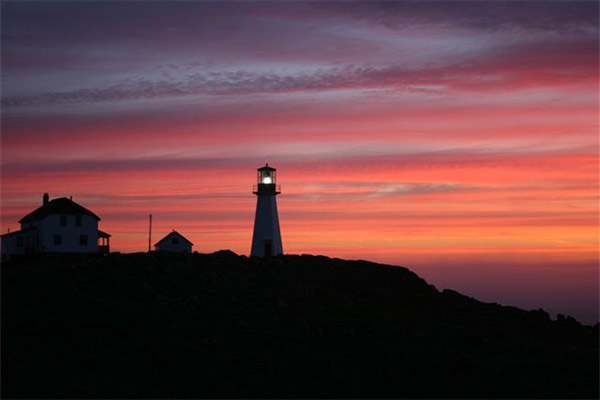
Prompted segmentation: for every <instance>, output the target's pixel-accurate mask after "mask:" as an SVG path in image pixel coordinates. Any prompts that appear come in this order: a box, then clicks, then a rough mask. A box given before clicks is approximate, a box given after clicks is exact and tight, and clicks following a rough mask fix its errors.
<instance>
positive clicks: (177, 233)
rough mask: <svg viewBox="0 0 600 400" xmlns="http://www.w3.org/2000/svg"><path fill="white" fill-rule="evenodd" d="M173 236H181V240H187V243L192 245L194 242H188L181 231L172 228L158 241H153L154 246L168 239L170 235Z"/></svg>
mask: <svg viewBox="0 0 600 400" xmlns="http://www.w3.org/2000/svg"><path fill="white" fill-rule="evenodd" d="M173 236H178V237H180V238H182V239H183V240H185V241H186V242H188V243H189V244H191V245H192V246H193V245H194V243H192V242H190V241H189V240H187V239H186V238H185V236H183V235H182V234H181V233H179V232H177V231H176V230H173V231H172V232H169V234H168V235H167V236H165V237H164V238H162V239H160V240H159V241H158V242H156V243H154V245H155V246H158V245H159V244H161V243H162V242H164V241H165V240H167V239H169V238H170V237H173Z"/></svg>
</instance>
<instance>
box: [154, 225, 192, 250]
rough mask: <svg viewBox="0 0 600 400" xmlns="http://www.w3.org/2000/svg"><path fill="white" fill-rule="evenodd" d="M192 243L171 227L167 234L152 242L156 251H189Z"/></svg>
mask: <svg viewBox="0 0 600 400" xmlns="http://www.w3.org/2000/svg"><path fill="white" fill-rule="evenodd" d="M193 245H194V243H192V242H190V241H189V240H187V239H186V238H185V236H183V235H182V234H181V233H179V232H177V231H176V230H175V229H173V231H172V232H169V234H168V235H167V236H165V237H164V238H162V239H160V240H159V241H158V242H156V243H155V244H154V249H155V250H156V251H172V252H176V253H191V252H192V246H193Z"/></svg>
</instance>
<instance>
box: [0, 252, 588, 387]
mask: <svg viewBox="0 0 600 400" xmlns="http://www.w3.org/2000/svg"><path fill="white" fill-rule="evenodd" d="M2 397H3V398H11V397H21V398H35V397H38V398H40V397H42V398H89V397H96V398H115V397H117V398H132V397H133V398H136V397H137V398H184V397H185V398H206V397H212V398H224V397H228V398H231V397H235V398H251V397H261V398H264V397H277V398H280V397H287V398H290V397H295V398H306V397H308V398H334V397H335V398H340V397H342V398H357V397H358V398H401V397H410V398H414V397H427V398H436V397H437V398H439V397H442V398H448V397H455V398H456V397H459V398H465V397H471V398H473V397H477V398H509V397H513V398H514V397H517V398H532V397H537V398H598V325H596V326H594V327H590V326H583V325H581V324H579V323H578V322H577V321H575V320H574V319H572V318H570V317H563V316H561V318H559V319H558V320H556V321H554V320H551V319H550V318H549V316H548V314H547V313H545V312H544V311H543V310H539V311H524V310H520V309H517V308H514V307H503V306H500V305H497V304H486V303H482V302H479V301H477V300H475V299H472V298H469V297H466V296H463V295H461V294H459V293H457V292H454V291H451V290H445V291H443V292H439V291H437V290H436V288H434V287H433V286H431V285H428V284H427V283H426V282H425V281H424V280H422V279H420V278H419V277H418V276H417V275H415V274H414V273H412V272H410V271H409V270H407V269H405V268H402V267H392V266H385V265H378V264H374V263H370V262H365V261H344V260H339V259H331V258H326V257H315V256H278V257H274V258H271V259H260V258H248V257H243V256H237V255H235V254H233V253H231V252H228V251H222V252H217V253H214V254H208V255H204V254H167V253H148V254H141V253H140V254H111V255H109V256H107V257H92V256H66V255H63V256H59V255H45V256H37V257H32V258H29V259H20V260H12V261H10V262H7V263H4V264H3V265H2Z"/></svg>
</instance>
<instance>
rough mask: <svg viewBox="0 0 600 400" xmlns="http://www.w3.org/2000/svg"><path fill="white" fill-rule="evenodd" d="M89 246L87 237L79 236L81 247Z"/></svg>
mask: <svg viewBox="0 0 600 400" xmlns="http://www.w3.org/2000/svg"><path fill="white" fill-rule="evenodd" d="M87 244H88V239H87V235H79V245H80V246H87Z"/></svg>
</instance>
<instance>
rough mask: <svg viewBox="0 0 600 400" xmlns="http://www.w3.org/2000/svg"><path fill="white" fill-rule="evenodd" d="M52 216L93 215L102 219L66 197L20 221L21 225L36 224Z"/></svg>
mask: <svg viewBox="0 0 600 400" xmlns="http://www.w3.org/2000/svg"><path fill="white" fill-rule="evenodd" d="M52 214H63V215H64V214H68V215H82V214H83V215H91V216H92V217H94V218H96V219H97V220H98V221H100V217H98V216H97V215H96V214H94V213H93V212H91V211H90V210H88V209H87V208H85V207H82V206H80V205H79V204H77V203H75V202H74V201H73V200H71V199H68V198H66V197H59V198H58V199H54V200H50V201H49V202H48V203H46V204H44V205H43V206H41V207H39V208H37V209H36V210H34V211H32V212H30V213H29V214H27V215H26V216H24V217H23V218H21V219H20V220H19V222H20V223H24V222H34V221H39V220H41V219H44V218H46V217H47V216H48V215H52Z"/></svg>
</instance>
